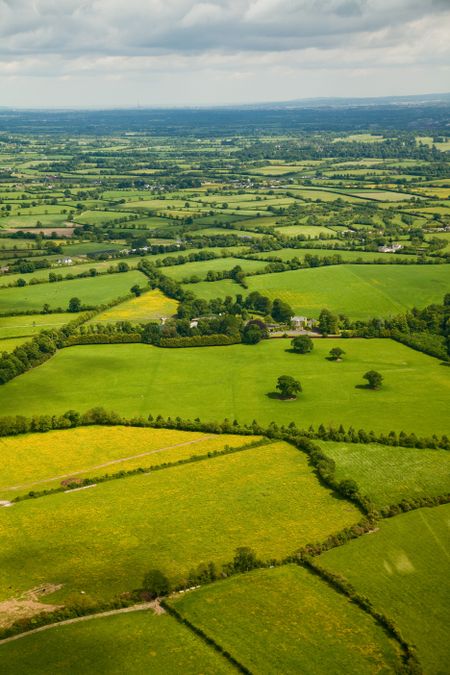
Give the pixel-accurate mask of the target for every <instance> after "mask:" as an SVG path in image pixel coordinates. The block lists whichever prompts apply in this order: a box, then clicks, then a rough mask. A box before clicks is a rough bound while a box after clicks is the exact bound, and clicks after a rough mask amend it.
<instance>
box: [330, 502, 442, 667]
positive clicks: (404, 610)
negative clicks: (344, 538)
mask: <svg viewBox="0 0 450 675" xmlns="http://www.w3.org/2000/svg"><path fill="white" fill-rule="evenodd" d="M449 518H450V505H443V506H438V507H435V508H432V509H419V510H418V511H411V512H409V513H404V514H402V515H400V516H396V517H395V518H392V519H389V520H385V521H382V522H381V523H380V524H379V528H380V529H379V531H378V532H375V533H374V534H371V535H370V536H365V537H361V538H360V539H357V540H354V541H352V542H350V543H349V544H347V545H346V546H341V547H340V548H337V549H333V550H331V551H328V552H327V553H324V554H322V555H321V556H320V558H319V563H320V564H321V565H322V566H323V567H326V568H327V569H330V570H331V571H333V572H336V573H338V574H341V575H343V576H344V577H346V578H347V579H349V581H350V583H352V584H353V586H354V587H355V588H356V590H357V591H359V592H360V593H363V594H364V595H367V596H368V597H369V598H370V600H371V601H372V603H373V605H374V607H375V609H378V610H381V611H382V612H384V613H385V614H386V615H387V616H390V617H392V618H393V619H394V620H395V621H396V623H397V624H398V626H399V627H400V630H401V631H402V633H403V635H404V636H405V638H406V639H407V640H409V641H410V642H412V643H414V644H415V645H416V646H417V650H418V656H419V659H420V661H421V662H422V665H423V668H424V672H425V673H427V675H442V673H445V672H446V670H447V666H448V663H449V658H450V649H449V642H448V630H447V629H448V625H449V621H450V592H449V587H448V577H449V574H450V566H449V557H450V545H449V544H450V541H449V537H448V523H449Z"/></svg>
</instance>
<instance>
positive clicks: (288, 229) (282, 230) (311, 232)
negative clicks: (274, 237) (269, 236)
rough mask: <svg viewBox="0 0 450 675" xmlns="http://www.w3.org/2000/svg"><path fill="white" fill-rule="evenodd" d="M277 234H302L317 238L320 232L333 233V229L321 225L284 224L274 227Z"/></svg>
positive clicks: (328, 234) (295, 235)
mask: <svg viewBox="0 0 450 675" xmlns="http://www.w3.org/2000/svg"><path fill="white" fill-rule="evenodd" d="M275 229H276V231H277V233H278V234H283V235H284V236H285V237H298V236H299V235H303V236H305V237H311V239H318V238H319V237H320V235H321V234H325V235H327V236H330V235H335V232H334V231H333V230H330V229H329V228H328V227H323V226H322V225H286V226H282V227H276V228H275Z"/></svg>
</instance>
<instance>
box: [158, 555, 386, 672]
mask: <svg viewBox="0 0 450 675" xmlns="http://www.w3.org/2000/svg"><path fill="white" fill-rule="evenodd" d="M170 604H172V605H173V606H174V607H175V608H176V610H177V611H178V612H180V613H181V615H182V616H183V617H186V618H187V619H188V620H189V621H191V622H192V623H193V624H194V625H195V626H197V627H199V628H201V630H203V631H204V633H206V635H208V636H210V637H212V638H213V639H214V640H215V641H216V642H217V643H218V644H220V645H221V646H222V647H223V648H224V649H226V651H228V652H230V653H231V654H233V655H234V656H235V658H237V659H238V660H239V662H240V663H242V664H243V665H244V666H245V667H246V668H248V670H249V671H250V672H253V673H268V674H269V673H273V675H277V674H278V673H292V675H294V673H311V675H325V674H326V673H354V674H355V675H360V673H388V672H393V671H394V670H395V669H396V668H398V667H399V653H398V648H397V646H396V645H395V643H394V642H393V641H392V640H390V639H389V638H388V637H387V636H386V634H385V633H384V631H383V630H382V629H381V628H380V627H379V626H378V625H376V624H375V622H374V621H373V620H372V619H371V618H370V617H368V615H367V614H365V613H364V612H362V611H361V610H360V609H358V608H357V607H356V606H355V605H352V604H351V603H349V602H348V600H347V599H346V598H344V597H343V596H342V595H340V594H339V593H336V591H335V590H333V589H332V588H330V587H329V586H328V585H327V584H326V583H324V582H323V581H322V580H320V579H319V578H318V577H316V576H314V575H312V574H311V573H310V572H308V571H307V570H305V569H303V568H300V567H297V566H294V565H288V566H285V567H280V568H275V569H271V570H257V571H253V572H250V573H248V574H244V575H241V576H239V577H234V578H230V579H226V580H225V581H220V582H219V583H216V584H214V585H212V586H206V587H204V588H202V589H200V590H198V591H195V592H190V593H186V594H185V595H184V596H182V597H181V598H175V599H174V600H171V601H170ZM269 636H270V638H269ZM268 638H269V639H268Z"/></svg>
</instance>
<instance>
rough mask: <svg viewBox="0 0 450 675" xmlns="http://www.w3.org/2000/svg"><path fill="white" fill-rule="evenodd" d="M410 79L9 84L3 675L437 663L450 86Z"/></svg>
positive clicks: (0, 178) (441, 653)
mask: <svg viewBox="0 0 450 675" xmlns="http://www.w3.org/2000/svg"><path fill="white" fill-rule="evenodd" d="M175 4H176V3H175ZM238 4H239V3H238ZM294 4H295V3H294ZM310 4H314V2H313V3H310ZM338 4H339V3H338ZM36 11H37V12H38V13H39V11H40V10H36ZM62 11H63V10H62ZM202 11H203V10H202ZM281 14H282V13H280V15H281ZM208 16H209V15H208ZM194 18H195V17H194ZM194 18H193V19H192V20H194ZM197 18H198V17H197ZM197 18H195V21H197ZM186 20H187V21H191V17H190V16H188V17H187V19H186ZM208 21H209V19H208ZM49 25H50V24H49ZM143 25H144V24H143ZM145 25H146V24H145ZM187 28H188V26H187V23H186V29H187ZM105 29H106V33H105V35H107V34H108V33H107V29H108V25H107V22H105ZM189 30H191V28H190V27H189ZM212 35H213V34H212ZM213 66H214V63H212V64H211V67H213ZM105 67H106V66H105ZM155 72H156V71H155ZM130 73H131V71H130ZM118 77H121V75H120V69H118ZM133 77H134V76H133ZM13 79H14V78H13ZM132 79H133V78H132V77H131V79H130V82H129V84H130V86H131V84H132V82H131V80H132ZM244 84H245V86H246V83H244V82H243V83H242V86H244ZM105 86H106V84H105ZM227 86H228V84H227V82H226V80H224V91H225V90H226V88H227ZM117 89H118V90H119V89H122V87H119V86H118V87H117ZM150 89H151V90H152V91H153V87H151V88H150ZM155 91H156V90H155ZM6 92H7V93H9V91H8V90H6ZM174 93H175V94H176V87H175V89H174ZM269 93H270V92H269ZM272 94H273V92H272ZM25 95H26V92H24V96H25ZM268 98H269V95H268ZM400 103H401V105H400V104H398V105H393V104H392V103H389V102H386V103H383V104H382V105H381V103H380V104H379V105H378V104H377V103H376V102H374V101H371V102H370V105H369V104H368V105H367V106H366V105H361V102H359V103H358V104H357V105H350V106H349V107H347V106H346V105H344V104H343V102H342V101H336V102H335V103H332V104H330V105H328V104H324V105H323V106H322V104H321V105H320V106H318V107H317V108H315V107H314V106H313V104H311V106H312V107H308V106H307V107H305V108H302V107H297V104H295V105H293V107H290V106H284V105H280V107H273V108H272V107H270V106H269V107H267V106H254V107H253V106H250V107H249V108H248V109H244V108H243V109H242V110H241V109H234V108H226V107H224V108H217V109H214V110H209V109H206V108H205V109H204V108H195V107H194V108H192V109H191V110H182V109H177V110H169V109H162V108H161V109H159V108H154V109H147V108H146V107H145V106H144V107H143V108H141V109H139V110H127V111H124V110H95V111H71V110H64V111H63V110H61V111H56V110H55V111H52V112H51V114H50V113H49V112H48V111H47V112H46V111H37V110H16V109H9V108H6V107H5V108H0V476H1V478H0V541H1V545H0V664H1V665H0V671H1V672H2V673H3V671H5V675H6V673H7V675H16V674H17V675H19V673H20V675H22V673H24V674H25V673H31V674H32V675H49V674H52V675H53V673H55V674H57V673H66V672H67V673H69V674H70V673H83V675H84V674H86V675H91V673H92V674H93V675H100V674H101V675H108V674H109V673H128V672H129V673H136V675H138V674H139V675H141V673H147V672H149V673H155V674H156V675H159V674H160V673H164V674H165V673H168V674H169V675H171V674H172V673H174V674H175V673H188V674H189V673H192V674H193V675H194V674H195V675H200V674H202V675H212V674H213V673H222V672H223V673H228V672H231V671H233V672H237V671H238V670H240V671H241V672H247V673H252V674H253V675H266V673H267V674H271V673H274V674H275V673H277V675H278V673H292V674H294V673H305V674H308V673H312V674H313V675H329V674H334V673H335V674H336V675H341V673H350V674H352V673H355V675H356V674H357V675H369V674H373V675H375V674H376V675H390V674H395V673H400V672H402V673H404V675H418V673H423V675H443V673H444V672H447V669H448V666H447V664H448V662H449V654H448V648H447V646H446V635H445V626H446V624H447V623H448V618H449V617H448V607H449V597H448V576H449V575H448V569H447V568H446V567H445V565H446V561H447V558H448V550H447V549H448V546H447V539H448V536H446V535H448V529H446V528H447V525H448V523H447V521H448V517H449V515H448V505H447V504H446V503H447V501H448V499H449V497H448V493H449V489H450V483H449V475H450V464H449V461H450V459H449V458H450V453H449V450H450V440H449V438H450V426H449V415H448V410H449V409H450V369H449V364H450V334H449V331H450V328H449V327H450V250H449V236H450V206H449V204H450V202H449V195H450V168H449V160H450V153H449V131H448V111H449V109H450V108H449V104H448V103H447V102H446V99H445V97H444V95H443V99H442V101H441V100H439V102H438V103H435V102H430V101H428V99H427V98H426V97H425V100H424V101H422V100H420V101H416V102H415V104H414V105H410V104H409V103H407V102H406V100H405V101H404V100H403V99H402V100H401V101H400ZM333 574H338V575H339V577H335V576H333ZM346 580H348V582H349V583H350V584H351V585H348V583H347V581H346ZM358 594H359V595H358ZM118 608H120V609H118ZM117 609H118V612H119V613H117V614H114V615H111V614H110V613H109V612H110V611H114V612H115V611H116V610H117ZM123 609H125V610H126V611H122V610H123ZM91 615H93V616H91ZM66 619H69V620H70V619H75V622H72V623H64V622H65V620H66ZM46 624H51V627H47V626H46ZM60 624H61V625H60ZM36 626H43V627H44V628H45V630H43V631H40V632H36V633H32V634H30V635H27V634H26V633H27V632H29V631H30V630H31V629H33V628H35V627H36ZM10 635H13V636H14V638H17V639H14V640H13V641H9V640H8V641H6V642H5V640H4V638H7V637H8V636H10ZM414 645H416V646H417V651H416V650H415V648H414Z"/></svg>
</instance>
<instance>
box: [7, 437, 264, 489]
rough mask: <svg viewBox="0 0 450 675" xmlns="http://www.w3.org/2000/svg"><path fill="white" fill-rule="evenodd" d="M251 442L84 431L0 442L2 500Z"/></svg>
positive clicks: (236, 439)
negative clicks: (71, 482)
mask: <svg viewBox="0 0 450 675" xmlns="http://www.w3.org/2000/svg"><path fill="white" fill-rule="evenodd" d="M256 438H257V437H254V436H250V437H249V436H238V435H233V434H230V435H227V436H221V435H213V434H208V435H207V434H202V433H199V432H188V431H177V430H173V429H149V428H139V427H122V426H112V427H105V426H100V427H96V426H88V427H77V428H74V429H65V430H63V431H49V432H47V433H44V434H42V433H35V434H24V435H20V436H12V437H2V438H0V475H1V483H0V498H4V499H6V500H11V499H13V498H14V497H16V496H17V495H21V494H27V493H28V492H29V491H30V490H34V491H39V490H44V489H47V488H50V487H52V488H55V487H59V486H60V485H61V484H62V482H63V481H65V482H66V483H67V482H70V480H71V479H73V481H76V480H79V479H81V478H86V477H88V476H103V475H105V474H107V473H114V472H117V471H122V470H124V471H128V470H130V469H136V468H138V467H149V466H159V465H161V464H164V463H167V462H176V461H178V460H179V459H186V458H189V457H192V456H194V455H205V454H207V453H208V452H214V451H216V450H223V449H224V447H225V445H227V446H228V447H230V448H234V447H240V446H242V445H244V444H247V443H251V442H252V441H254V440H256Z"/></svg>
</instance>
